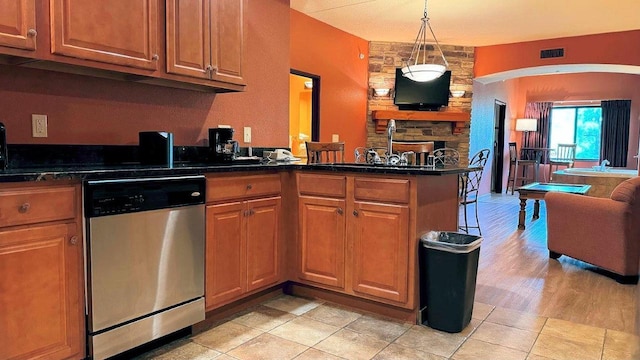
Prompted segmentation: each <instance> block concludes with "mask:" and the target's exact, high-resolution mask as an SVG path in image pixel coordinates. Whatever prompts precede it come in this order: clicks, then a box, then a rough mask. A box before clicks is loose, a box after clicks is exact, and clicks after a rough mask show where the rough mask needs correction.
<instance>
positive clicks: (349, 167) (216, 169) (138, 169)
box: [0, 163, 473, 182]
mask: <svg viewBox="0 0 640 360" xmlns="http://www.w3.org/2000/svg"><path fill="white" fill-rule="evenodd" d="M265 170H267V171H269V170H273V171H280V170H311V171H329V172H357V173H367V174H388V175H428V176H434V175H435V176H438V175H445V174H460V173H465V172H468V171H470V170H473V169H470V168H460V167H449V168H436V169H427V168H425V167H419V166H380V165H367V164H348V163H346V164H311V165H306V164H297V163H266V164H177V165H175V166H172V167H168V166H157V165H110V166H87V167H78V166H70V167H65V166H56V167H51V168H48V167H42V168H24V169H6V170H4V171H0V182H21V181H41V180H55V179H67V180H71V179H79V180H98V179H115V178H139V177H160V176H176V175H199V174H207V173H221V172H240V171H265Z"/></svg>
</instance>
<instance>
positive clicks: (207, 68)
mask: <svg viewBox="0 0 640 360" xmlns="http://www.w3.org/2000/svg"><path fill="white" fill-rule="evenodd" d="M205 70H207V71H213V66H211V65H207V66H206V67H205Z"/></svg>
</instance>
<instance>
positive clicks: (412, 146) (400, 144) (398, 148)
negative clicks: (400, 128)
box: [391, 141, 434, 165]
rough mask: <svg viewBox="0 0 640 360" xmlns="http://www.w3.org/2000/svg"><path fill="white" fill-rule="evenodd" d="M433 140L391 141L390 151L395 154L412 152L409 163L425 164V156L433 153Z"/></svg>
mask: <svg viewBox="0 0 640 360" xmlns="http://www.w3.org/2000/svg"><path fill="white" fill-rule="evenodd" d="M433 146H434V142H433V141H419V142H408V141H407V142H404V141H394V142H393V143H391V151H392V152H394V153H397V154H402V153H406V152H412V153H413V155H412V156H411V157H410V160H411V161H410V165H425V164H426V162H427V156H428V155H429V154H431V153H433Z"/></svg>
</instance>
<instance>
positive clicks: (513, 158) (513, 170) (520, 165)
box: [506, 142, 537, 195]
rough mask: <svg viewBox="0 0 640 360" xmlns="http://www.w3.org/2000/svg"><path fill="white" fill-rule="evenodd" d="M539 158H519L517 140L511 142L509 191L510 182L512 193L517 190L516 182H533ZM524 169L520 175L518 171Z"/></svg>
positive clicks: (521, 183)
mask: <svg viewBox="0 0 640 360" xmlns="http://www.w3.org/2000/svg"><path fill="white" fill-rule="evenodd" d="M536 164H537V160H535V159H534V160H522V159H519V158H518V148H517V145H516V143H515V142H510V143H509V175H508V176H507V189H506V192H509V184H511V195H513V192H514V190H515V187H516V184H517V183H518V181H520V185H518V186H522V185H524V184H528V183H530V182H533V181H534V180H535V179H534V174H535V170H536V169H535V167H536ZM520 169H522V176H519V174H518V172H519V171H520Z"/></svg>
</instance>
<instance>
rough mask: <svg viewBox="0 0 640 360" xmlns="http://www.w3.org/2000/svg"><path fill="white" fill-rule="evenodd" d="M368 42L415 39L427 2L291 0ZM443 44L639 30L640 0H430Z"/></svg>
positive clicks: (300, 8)
mask: <svg viewBox="0 0 640 360" xmlns="http://www.w3.org/2000/svg"><path fill="white" fill-rule="evenodd" d="M290 2H291V8H293V9H295V10H297V11H300V12H302V13H304V14H307V15H309V16H311V17H313V18H315V19H318V20H320V21H322V22H324V23H327V24H329V25H332V26H334V27H336V28H338V29H341V30H343V31H346V32H348V33H350V34H353V35H356V36H358V37H361V38H363V39H365V40H368V41H391V42H413V41H414V40H415V36H416V34H417V32H418V29H419V28H420V18H421V17H422V14H423V9H424V1H423V0H290ZM427 10H428V15H429V18H430V23H431V26H432V27H433V31H434V33H435V35H436V37H437V38H438V41H439V42H440V43H441V44H447V45H465V46H485V45H495V44H507V43H514V42H522V41H530V40H540V39H551V38H559V37H567V36H576V35H587V34H597V33H607V32H617V31H625V30H636V29H640V0H429V2H428V8H427Z"/></svg>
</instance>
